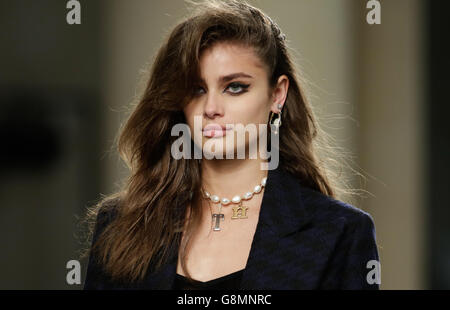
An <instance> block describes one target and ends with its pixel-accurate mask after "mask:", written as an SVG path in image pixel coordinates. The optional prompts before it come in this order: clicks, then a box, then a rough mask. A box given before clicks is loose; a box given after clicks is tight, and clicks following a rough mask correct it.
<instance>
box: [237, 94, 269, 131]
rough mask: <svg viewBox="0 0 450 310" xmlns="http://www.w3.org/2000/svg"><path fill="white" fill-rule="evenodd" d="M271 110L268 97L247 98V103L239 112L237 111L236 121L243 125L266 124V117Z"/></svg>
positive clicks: (244, 103)
mask: <svg viewBox="0 0 450 310" xmlns="http://www.w3.org/2000/svg"><path fill="white" fill-rule="evenodd" d="M269 110H270V103H269V102H268V99H267V97H264V96H253V97H252V98H247V100H245V102H243V104H242V105H241V108H240V109H239V111H235V112H234V115H235V116H236V118H235V119H237V120H239V122H241V123H245V124H250V123H253V124H264V123H266V122H267V121H266V118H267V117H266V116H267V115H268V113H269V112H268V111H269Z"/></svg>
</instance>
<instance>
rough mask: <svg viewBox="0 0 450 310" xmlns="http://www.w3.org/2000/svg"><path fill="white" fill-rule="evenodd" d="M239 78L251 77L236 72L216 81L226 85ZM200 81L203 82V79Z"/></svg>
mask: <svg viewBox="0 0 450 310" xmlns="http://www.w3.org/2000/svg"><path fill="white" fill-rule="evenodd" d="M239 77H246V78H251V79H252V78H253V76H251V75H248V74H247V73H244V72H236V73H231V74H228V75H224V76H221V77H219V79H218V81H219V82H221V83H226V82H228V81H231V80H233V79H235V78H239ZM201 81H202V82H205V81H204V80H203V79H201Z"/></svg>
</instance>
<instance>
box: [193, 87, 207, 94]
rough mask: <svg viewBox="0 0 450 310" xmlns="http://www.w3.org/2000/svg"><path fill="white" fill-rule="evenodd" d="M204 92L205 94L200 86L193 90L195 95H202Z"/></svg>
mask: <svg viewBox="0 0 450 310" xmlns="http://www.w3.org/2000/svg"><path fill="white" fill-rule="evenodd" d="M204 92H205V90H204V89H203V87H201V86H198V87H196V88H195V90H194V94H195V95H200V94H202V93H204Z"/></svg>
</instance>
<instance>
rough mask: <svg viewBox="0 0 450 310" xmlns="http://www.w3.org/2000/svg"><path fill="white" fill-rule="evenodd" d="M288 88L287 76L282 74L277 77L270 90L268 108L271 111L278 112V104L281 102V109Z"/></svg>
mask: <svg viewBox="0 0 450 310" xmlns="http://www.w3.org/2000/svg"><path fill="white" fill-rule="evenodd" d="M288 89H289V78H288V77H287V76H286V75H284V74H283V75H281V76H280V77H279V78H278V81H277V84H276V85H275V88H274V90H273V92H272V103H271V105H270V110H271V111H272V112H273V113H278V112H279V110H278V104H281V109H283V106H284V102H285V101H286V97H287V93H288Z"/></svg>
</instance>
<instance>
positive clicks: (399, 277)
mask: <svg viewBox="0 0 450 310" xmlns="http://www.w3.org/2000/svg"><path fill="white" fill-rule="evenodd" d="M359 9H361V7H359ZM422 14H423V10H422V8H421V7H420V5H419V1H415V0H397V1H384V2H383V4H382V17H381V25H372V26H368V25H361V26H360V27H359V30H360V33H359V36H358V46H359V49H360V51H361V54H360V57H359V59H358V61H359V63H358V72H357V76H358V79H357V81H358V83H357V84H356V86H357V89H356V91H357V92H358V109H359V112H360V115H359V120H360V123H361V128H360V130H359V137H358V148H359V161H360V165H361V166H362V167H363V168H364V169H365V170H366V171H367V172H368V173H370V174H371V175H373V177H374V178H373V179H370V180H369V182H368V188H367V189H368V190H369V191H370V192H371V193H372V194H373V195H374V197H370V198H369V199H367V201H366V203H365V206H366V207H367V209H368V210H370V211H371V213H372V215H373V216H374V218H375V221H376V224H377V238H378V242H379V245H380V246H381V249H380V255H381V258H382V260H381V269H382V284H383V285H382V287H383V288H385V289H399V288H401V289H423V288H426V287H425V283H424V281H425V278H424V254H425V251H426V248H425V245H424V238H425V236H424V234H425V231H426V230H425V227H424V225H425V222H426V218H425V216H426V213H425V210H424V207H425V206H424V204H425V199H424V196H425V193H424V185H425V184H424V183H423V180H424V171H423V169H424V167H423V160H424V158H423V157H424V151H425V150H424V149H423V146H424V140H423V139H424V137H423V133H424V128H425V124H424V122H425V117H424V110H425V109H424V100H423V85H424V84H423V83H424V80H422V77H423V74H424V71H423V68H422V54H423V51H422V49H421V48H422V46H423V33H422V31H423V29H422V28H421V25H423V15H422ZM422 27H423V26H422Z"/></svg>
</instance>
